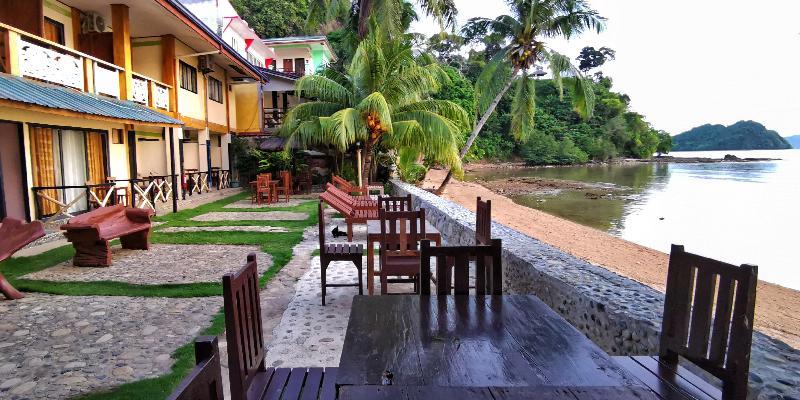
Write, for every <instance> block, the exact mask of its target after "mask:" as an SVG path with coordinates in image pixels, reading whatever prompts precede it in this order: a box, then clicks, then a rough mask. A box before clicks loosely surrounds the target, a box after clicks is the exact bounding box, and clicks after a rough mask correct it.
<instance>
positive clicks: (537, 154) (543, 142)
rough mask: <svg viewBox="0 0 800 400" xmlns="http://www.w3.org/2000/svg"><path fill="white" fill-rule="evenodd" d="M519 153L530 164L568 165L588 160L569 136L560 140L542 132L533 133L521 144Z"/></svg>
mask: <svg viewBox="0 0 800 400" xmlns="http://www.w3.org/2000/svg"><path fill="white" fill-rule="evenodd" d="M521 154H522V157H523V159H525V162H527V163H528V164H530V165H568V164H582V163H585V162H587V161H589V156H588V155H587V154H586V153H585V152H584V151H583V150H581V149H580V148H578V146H575V143H574V142H573V141H572V139H570V138H569V136H567V137H564V138H563V139H561V140H560V141H558V140H556V139H555V138H553V137H552V136H550V135H548V134H544V133H540V132H537V133H534V134H533V135H531V137H530V139H529V140H528V141H527V142H526V143H524V144H523V145H522V146H521Z"/></svg>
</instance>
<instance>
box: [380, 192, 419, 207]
mask: <svg viewBox="0 0 800 400" xmlns="http://www.w3.org/2000/svg"><path fill="white" fill-rule="evenodd" d="M378 208H382V209H384V210H386V211H412V208H411V195H410V194H409V195H406V196H380V197H378Z"/></svg>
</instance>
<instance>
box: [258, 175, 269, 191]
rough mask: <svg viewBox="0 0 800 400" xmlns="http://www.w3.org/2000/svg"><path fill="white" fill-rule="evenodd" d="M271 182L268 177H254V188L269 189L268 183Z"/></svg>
mask: <svg viewBox="0 0 800 400" xmlns="http://www.w3.org/2000/svg"><path fill="white" fill-rule="evenodd" d="M270 180H271V178H270V176H269V175H264V174H259V175H258V176H257V177H256V187H257V188H258V189H264V188H269V181H270Z"/></svg>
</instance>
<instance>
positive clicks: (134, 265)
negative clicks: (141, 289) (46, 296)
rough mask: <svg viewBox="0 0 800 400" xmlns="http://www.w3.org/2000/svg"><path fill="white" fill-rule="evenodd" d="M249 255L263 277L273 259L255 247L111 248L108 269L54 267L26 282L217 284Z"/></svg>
mask: <svg viewBox="0 0 800 400" xmlns="http://www.w3.org/2000/svg"><path fill="white" fill-rule="evenodd" d="M249 253H258V261H259V263H258V264H259V265H258V267H259V268H258V269H259V273H260V274H263V273H264V272H265V271H266V270H267V269H268V268H269V266H270V265H272V258H271V257H270V255H269V254H265V253H262V252H261V251H260V250H259V248H258V247H256V246H220V245H216V246H215V245H183V244H154V245H151V246H150V250H147V251H142V250H126V249H123V248H122V247H120V246H119V245H118V246H114V247H112V259H113V264H112V265H111V266H110V267H107V268H81V267H75V266H73V265H72V261H71V260H70V261H67V262H63V263H61V264H57V265H56V266H54V267H51V268H47V269H44V270H41V271H38V272H34V273H32V274H28V275H25V276H23V278H25V279H35V280H45V281H67V282H97V281H113V282H126V283H135V284H140V285H157V284H166V283H197V282H219V281H220V279H221V277H222V275H224V274H226V273H228V272H233V271H236V270H238V269H239V268H240V267H241V266H242V265H244V262H245V260H246V259H247V255H248V254H249Z"/></svg>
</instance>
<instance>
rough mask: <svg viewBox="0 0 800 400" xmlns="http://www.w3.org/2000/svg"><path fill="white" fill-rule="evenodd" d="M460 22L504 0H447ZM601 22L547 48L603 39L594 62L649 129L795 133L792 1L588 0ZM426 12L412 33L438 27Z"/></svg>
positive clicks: (795, 10)
mask: <svg viewBox="0 0 800 400" xmlns="http://www.w3.org/2000/svg"><path fill="white" fill-rule="evenodd" d="M455 2H456V4H457V6H458V8H459V21H460V22H461V23H463V22H465V21H466V20H467V19H469V18H471V17H476V16H482V17H494V16H497V15H500V14H502V13H505V12H507V10H508V8H507V6H506V3H505V1H502V0H484V1H480V2H478V1H474V0H455ZM590 2H591V4H592V5H593V6H594V7H595V9H597V10H598V11H599V12H600V14H601V15H603V16H605V17H606V18H608V24H607V25H608V26H607V29H606V31H605V32H603V33H601V34H599V35H598V34H585V35H583V36H582V37H580V38H577V39H574V40H571V41H569V42H567V41H564V40H554V41H551V42H550V43H549V44H550V45H551V47H553V48H554V49H556V50H558V51H560V52H562V53H564V54H567V55H569V56H570V57H573V58H574V57H575V56H577V54H578V52H579V51H580V49H581V48H582V47H583V46H595V47H600V46H608V47H611V48H613V49H615V50H616V51H617V59H616V60H615V61H612V62H610V63H608V64H607V65H606V66H604V67H603V68H602V69H603V71H604V73H605V74H606V75H608V76H611V77H612V78H613V79H614V86H615V90H617V91H621V92H624V93H627V94H628V95H630V96H631V99H632V107H633V109H634V110H635V111H637V112H640V113H642V114H644V115H645V116H646V117H647V119H648V121H650V122H651V123H652V124H653V125H654V126H655V127H656V128H658V129H664V130H667V131H668V132H670V133H672V134H677V133H680V132H683V131H685V130H687V129H690V128H692V127H694V126H698V125H702V124H705V123H721V124H731V123H734V122H736V121H738V120H742V119H752V120H755V121H758V122H761V123H763V124H764V125H766V126H767V128H769V129H774V130H776V131H778V132H779V133H780V134H782V135H784V136H789V135H794V134H800V118H799V116H800V74H798V72H797V71H798V66H800V25H799V24H797V21H796V18H797V15H800V1H796V0H763V1H759V2H752V1H745V0H700V1H698V0H672V1H664V0H661V1H653V0H649V1H641V0H638V1H637V0H590ZM438 29H439V28H438V26H437V24H436V23H435V22H433V21H432V20H431V19H429V18H425V19H423V20H422V21H419V22H417V23H415V24H414V26H413V27H412V30H414V31H417V32H422V33H427V34H432V33H435V32H438Z"/></svg>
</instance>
